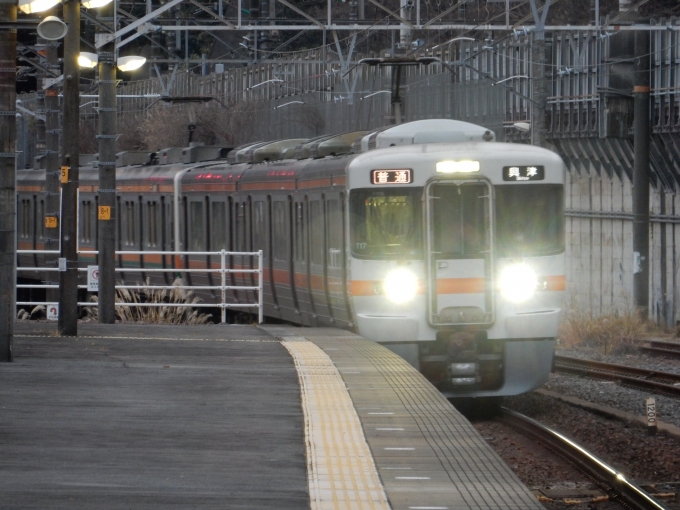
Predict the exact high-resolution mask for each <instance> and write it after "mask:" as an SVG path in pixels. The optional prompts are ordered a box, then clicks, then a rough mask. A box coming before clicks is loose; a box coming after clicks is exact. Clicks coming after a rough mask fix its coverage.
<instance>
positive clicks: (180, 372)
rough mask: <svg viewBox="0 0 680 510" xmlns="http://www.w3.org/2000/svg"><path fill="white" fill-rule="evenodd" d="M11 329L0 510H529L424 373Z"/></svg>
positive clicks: (396, 360) (211, 331)
mask: <svg viewBox="0 0 680 510" xmlns="http://www.w3.org/2000/svg"><path fill="white" fill-rule="evenodd" d="M78 334H79V336H78V337H71V338H69V337H59V336H57V334H56V325H55V324H53V323H46V322H22V323H17V324H16V327H15V342H14V344H15V349H14V352H15V362H14V363H3V364H0V509H2V510H7V509H22V510H23V509H38V508H39V509H47V508H49V509H53V508H54V509H61V508H68V509H73V508H88V509H90V508H92V509H103V510H109V509H111V510H113V509H135V510H137V509H147V508H154V509H157V508H162V509H165V508H182V509H189V508H196V509H202V508H224V509H263V508H266V509H269V508H271V509H311V510H326V509H328V510H331V509H332V510H345V509H347V510H353V509H357V510H362V509H370V510H388V509H392V510H424V509H428V510H470V509H478V510H484V509H498V510H508V509H513V510H524V509H532V508H533V509H536V510H540V509H541V508H543V507H542V506H541V505H540V503H538V501H536V499H535V497H534V496H533V495H532V494H531V493H530V492H529V491H528V489H527V488H526V487H525V486H524V485H522V483H521V482H520V481H519V480H518V479H517V477H516V476H515V475H514V473H512V471H511V470H510V468H509V467H508V466H507V465H506V464H505V463H504V462H503V461H502V460H501V459H500V457H498V455H497V454H496V453H495V452H494V451H493V450H492V449H491V448H490V447H489V446H488V445H487V444H486V443H485V442H484V440H483V439H482V438H481V436H480V435H479V434H478V433H477V431H476V430H475V429H474V427H472V426H471V425H470V423H469V422H467V420H466V419H465V418H464V417H463V416H461V415H460V414H459V413H458V412H457V411H456V410H455V408H454V407H453V406H452V405H451V404H450V403H449V402H448V401H447V400H446V399H445V398H444V397H443V396H442V395H441V394H440V393H439V392H438V391H437V390H436V389H435V388H434V387H433V386H432V385H431V384H429V383H428V382H427V381H426V380H425V379H424V377H423V376H422V375H421V374H419V373H418V372H417V371H416V370H414V369H413V368H412V367H411V366H410V365H409V364H408V363H406V362H405V361H404V360H403V359H402V358H400V357H399V356H397V355H395V354H393V353H392V352H390V351H388V350H387V349H385V348H384V347H382V346H380V345H378V344H375V343H373V342H369V341H367V340H364V339H363V338H361V337H359V336H357V335H354V334H352V333H349V332H347V331H341V330H335V329H331V328H295V327H292V326H291V327H287V326H273V325H266V326H233V325H211V326H160V325H128V324H116V325H111V326H105V325H99V324H89V323H83V324H79V328H78Z"/></svg>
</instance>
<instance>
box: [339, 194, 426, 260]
mask: <svg viewBox="0 0 680 510" xmlns="http://www.w3.org/2000/svg"><path fill="white" fill-rule="evenodd" d="M422 194H423V188H422V187H420V186H418V187H416V186H403V187H402V186H399V187H395V186H390V187H377V186H376V187H372V188H355V189H352V190H350V193H349V227H350V228H349V230H350V232H349V238H350V250H351V254H352V256H353V257H355V258H357V259H365V260H399V259H407V260H422V259H423V249H422V247H423V233H422V221H423V216H422ZM370 200H373V203H374V204H375V205H374V207H375V209H376V211H375V213H374V214H371V211H370V209H369V208H368V206H369V201H370ZM401 205H407V206H408V209H404V211H403V212H402V213H401V214H399V211H398V210H397V213H396V215H395V214H393V215H392V216H398V217H395V218H393V219H392V220H390V222H389V223H390V225H392V226H394V225H399V226H401V227H404V226H406V227H407V228H408V229H409V230H412V231H413V232H412V234H410V235H409V239H408V241H409V242H408V243H401V244H403V245H404V246H406V250H401V252H399V251H395V250H396V248H394V247H396V246H401V244H397V243H396V242H395V243H390V242H388V241H389V239H387V238H386V237H385V236H386V235H391V236H392V238H393V239H392V240H396V239H394V238H395V237H399V236H400V235H397V234H395V233H392V234H390V231H393V228H388V227H389V225H386V224H385V221H383V220H382V219H381V218H379V217H378V216H383V217H384V216H385V215H384V214H383V212H380V214H378V210H379V209H387V208H389V209H395V206H399V207H401ZM397 209H398V208H397ZM388 213H391V211H388ZM369 216H372V217H369ZM373 217H375V219H373ZM373 232H375V234H374V233H373ZM378 233H379V235H380V236H382V237H383V240H384V241H385V242H382V243H380V244H377V243H375V242H372V240H373V238H374V237H376V236H377V235H378ZM369 241H370V242H369ZM390 246H392V248H390Z"/></svg>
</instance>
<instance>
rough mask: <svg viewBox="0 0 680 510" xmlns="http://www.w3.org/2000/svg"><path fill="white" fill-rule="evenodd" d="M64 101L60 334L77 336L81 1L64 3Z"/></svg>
mask: <svg viewBox="0 0 680 510" xmlns="http://www.w3.org/2000/svg"><path fill="white" fill-rule="evenodd" d="M64 22H65V23H66V25H68V32H67V34H66V37H65V39H64V89H63V94H64V102H63V112H64V113H63V117H62V126H63V128H62V134H63V137H62V151H61V157H62V168H61V170H62V175H61V189H62V199H61V214H60V217H59V221H60V223H61V254H60V260H59V266H60V267H59V269H60V272H59V324H58V329H59V334H60V335H62V336H77V335H78V252H77V246H78V238H77V236H78V229H77V226H78V216H77V215H78V180H79V173H78V170H79V165H80V161H79V159H80V150H79V147H78V143H79V141H80V129H79V123H80V115H79V111H78V108H79V107H80V90H79V88H80V69H79V67H78V53H79V48H80V2H79V1H78V0H66V2H64Z"/></svg>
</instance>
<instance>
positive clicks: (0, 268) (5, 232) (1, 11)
mask: <svg viewBox="0 0 680 510" xmlns="http://www.w3.org/2000/svg"><path fill="white" fill-rule="evenodd" d="M16 20H17V6H16V5H12V4H9V3H0V22H2V23H16ZM16 43H17V33H16V31H15V30H0V90H2V93H1V94H0V110H1V111H2V112H3V114H5V115H2V116H1V117H0V281H2V282H3V283H4V285H3V288H2V290H0V361H12V357H13V356H12V343H13V336H14V315H15V314H16V311H15V310H16V305H15V302H16V300H15V292H16V289H15V287H14V285H12V282H15V281H16V269H15V261H16V244H15V242H16V237H15V234H16V232H15V227H14V224H15V216H16V189H15V182H14V181H15V177H16V174H15V165H16V154H15V152H14V151H15V148H14V142H15V137H16V119H15V114H14V111H16V62H17V60H16ZM10 112H11V114H10Z"/></svg>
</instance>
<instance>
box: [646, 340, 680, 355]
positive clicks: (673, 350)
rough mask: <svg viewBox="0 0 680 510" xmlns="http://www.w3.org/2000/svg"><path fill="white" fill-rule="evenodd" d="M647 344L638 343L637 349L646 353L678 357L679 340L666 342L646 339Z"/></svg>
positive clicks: (679, 352)
mask: <svg viewBox="0 0 680 510" xmlns="http://www.w3.org/2000/svg"><path fill="white" fill-rule="evenodd" d="M645 343H647V344H648V345H640V346H639V347H638V349H640V350H641V351H643V352H646V353H648V354H656V355H659V356H668V357H672V358H680V342H666V341H664V340H646V341H645Z"/></svg>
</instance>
